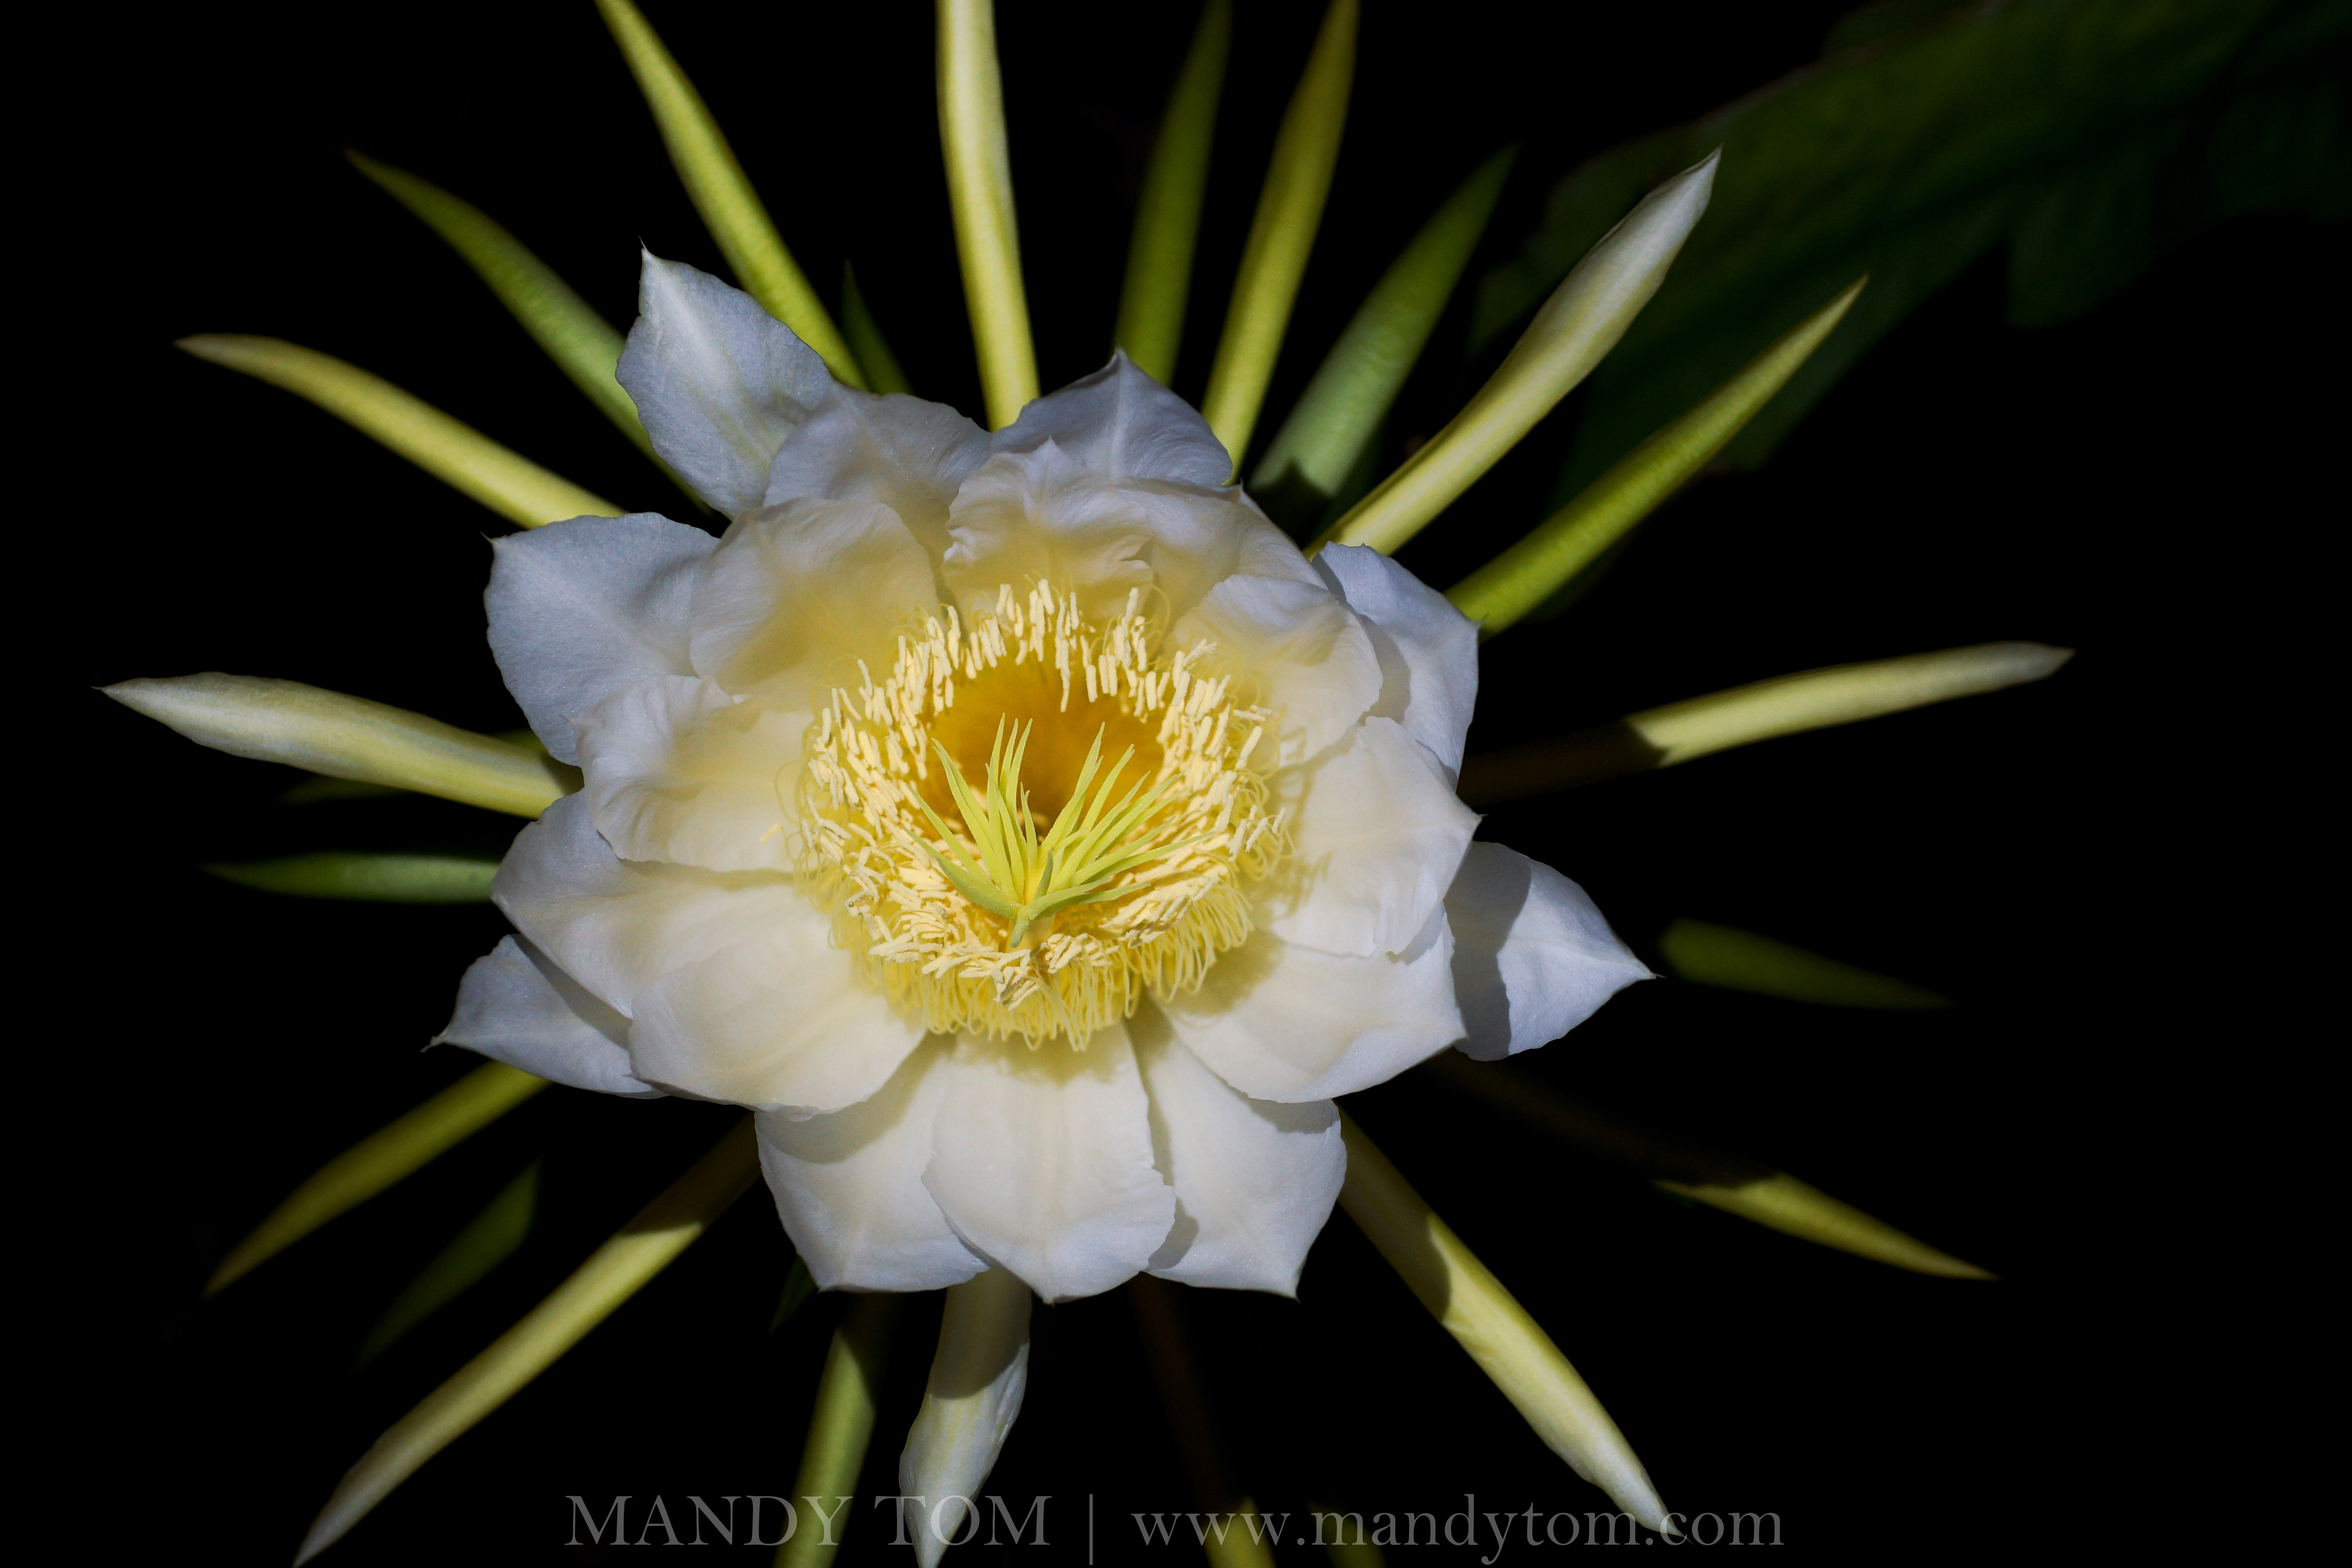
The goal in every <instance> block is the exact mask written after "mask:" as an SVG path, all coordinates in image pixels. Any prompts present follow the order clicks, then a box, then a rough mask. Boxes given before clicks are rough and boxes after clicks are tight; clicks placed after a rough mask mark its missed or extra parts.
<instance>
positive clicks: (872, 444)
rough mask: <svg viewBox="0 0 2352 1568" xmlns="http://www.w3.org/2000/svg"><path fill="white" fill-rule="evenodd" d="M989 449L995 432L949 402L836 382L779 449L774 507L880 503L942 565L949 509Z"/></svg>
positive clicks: (771, 493)
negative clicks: (789, 503)
mask: <svg viewBox="0 0 2352 1568" xmlns="http://www.w3.org/2000/svg"><path fill="white" fill-rule="evenodd" d="M989 450H990V447H989V439H988V432H987V431H985V430H982V428H981V427H980V426H977V425H975V424H973V423H972V422H971V420H969V419H967V418H965V417H964V416H962V415H961V414H959V413H957V412H956V411H955V410H954V409H952V408H950V407H949V406H948V405H946V404H944V403H926V402H924V401H923V400H922V399H921V398H919V397H907V396H902V395H887V396H884V395H877V394H875V393H871V392H860V391H859V390H857V388H856V387H854V386H843V385H840V384H837V383H836V384H835V386H834V388H833V392H832V394H831V395H829V396H828V397H826V399H825V401H824V406H823V407H821V408H819V409H818V410H817V411H816V413H815V414H814V416H811V417H810V418H809V420H808V421H807V422H806V423H805V424H803V425H802V426H800V427H799V428H798V429H796V430H794V431H793V433H792V435H791V437H789V438H787V439H786V440H785V442H784V444H783V446H782V447H780V448H779V449H778V450H777V452H776V460H775V462H774V464H773V465H772V467H771V468H769V470H768V489H767V504H768V505H770V506H780V505H782V503H784V502H785V501H789V500H869V501H879V502H880V503H881V504H882V505H884V506H887V507H888V508H889V509H890V510H892V511H894V512H896V513H898V521H901V522H903V523H905V524H906V525H907V531H908V532H909V533H911V534H913V535H914V536H915V540H916V542H918V543H919V544H920V545H921V546H922V547H923V550H924V552H926V553H927V554H929V556H930V557H931V558H932V559H934V560H936V559H938V558H939V557H940V556H941V555H944V554H945V553H947V548H948V542H949V541H948V506H949V504H950V502H952V501H953V500H955V495H956V490H957V489H959V488H960V487H961V485H962V484H963V481H964V478H965V476H966V475H968V474H970V473H971V470H972V469H974V468H978V467H979V466H980V465H981V463H982V461H983V460H984V459H985V458H987V457H988V454H989Z"/></svg>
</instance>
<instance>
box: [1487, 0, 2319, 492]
mask: <svg viewBox="0 0 2352 1568" xmlns="http://www.w3.org/2000/svg"><path fill="white" fill-rule="evenodd" d="M1850 21H1852V22H1853V23H1854V24H1855V26H1853V28H1851V29H1848V28H1847V27H1846V26H1845V25H1844V24H1842V25H1841V30H1839V31H1833V32H1832V35H1831V41H1832V45H1843V44H1844V43H1846V42H1848V41H1849V40H1850V39H1851V40H1854V41H1855V47H1846V48H1843V52H1840V53H1838V54H1836V55H1835V56H1833V57H1832V58H1829V59H1827V60H1824V61H1823V62H1822V64H1820V65H1818V66H1815V67H1811V68H1807V69H1805V70H1801V71H1799V72H1797V73H1795V74H1793V75H1791V76H1790V77H1788V78H1785V79H1782V80H1780V81H1779V82H1776V83H1774V84H1772V85H1771V86H1769V87H1767V88H1764V89H1761V90H1760V91H1758V92H1755V93H1752V94H1750V95H1749V96H1748V97H1746V98H1744V99H1741V100H1738V102H1736V103H1733V104H1730V105H1728V106H1727V107H1725V108H1724V109H1721V110H1717V111H1716V112H1715V113H1713V114H1711V115H1708V116H1706V118H1704V119H1701V120H1698V121H1694V122H1692V123H1690V124H1688V125H1684V126H1679V127H1676V128H1675V129H1673V130H1669V131H1664V132H1658V133H1657V134H1655V135H1652V136H1648V137H1644V138H1643V139H1642V140H1640V141H1637V142H1629V143H1627V144H1625V145H1624V146H1622V147H1619V148H1616V149H1613V150H1612V151H1610V152H1607V153H1601V155H1600V156H1598V157H1596V158H1593V159H1591V161H1589V162H1588V163H1585V164H1584V165H1583V166H1582V167H1580V168H1579V169H1577V170H1576V171H1575V172H1574V173H1573V174H1570V175H1569V176H1568V178H1567V179H1565V180H1563V181H1562V182H1561V183H1560V184H1559V185H1557V186H1556V187H1554V189H1553V191H1552V193H1551V196H1550V199H1549V205H1548V206H1547V208H1546V212H1545V216H1544V221H1543V223H1542V225H1541V226H1540V227H1539V228H1538V231H1537V232H1536V234H1535V235H1534V236H1533V237H1530V239H1529V240H1528V243H1527V245H1526V247H1524V248H1523V250H1522V251H1521V253H1520V254H1519V255H1518V256H1517V257H1516V258H1513V259H1512V260H1511V261H1509V262H1507V263H1506V264H1504V265H1503V266H1501V267H1498V268H1496V269H1495V270H1493V271H1492V272H1490V273H1488V274H1487V275H1486V278H1485V279H1482V280H1481V283H1480V285H1479V291H1478V297H1477V301H1476V308H1475V311H1474V315H1473V321H1472V332H1471V335H1472V345H1473V347H1474V349H1475V348H1478V347H1483V346H1484V345H1485V344H1486V343H1487V342H1492V341H1493V340H1495V339H1496V338H1497V337H1499V336H1500V335H1502V334H1503V333H1505V332H1507V331H1509V330H1510V329H1511V327H1512V326H1513V324H1514V323H1515V322H1517V321H1518V320H1519V319H1520V318H1521V317H1523V316H1525V315H1526V314H1527V312H1528V311H1529V310H1533V309H1534V308H1535V306H1536V305H1537V303H1538V302H1539V301H1540V300H1542V299H1543V298H1544V296H1545V294H1546V292H1547V291H1548V290H1549V289H1550V288H1551V287H1552V286H1553V285H1554V284H1555V283H1557V282H1558V281H1559V279H1560V278H1562V277H1564V276H1566V274H1567V272H1568V270H1569V268H1571V267H1572V266H1574V265H1575V263H1576V261H1577V259H1578V258H1580V257H1581V256H1582V255H1583V254H1584V253H1585V251H1586V250H1588V249H1590V248H1591V246H1592V244H1593V243H1594V242H1595V241H1596V240H1598V239H1599V238H1600V237H1601V235H1602V234H1604V233H1605V232H1607V230H1608V229H1609V227H1610V226H1612V224H1614V223H1615V222H1616V221H1617V219H1618V218H1619V217H1620V216H1622V215H1623V214H1624V213H1625V212H1626V211H1627V210H1628V209H1629V208H1630V207H1631V206H1632V205H1633V203H1634V201H1635V200H1636V199H1637V198H1638V197H1639V196H1640V195H1641V194H1642V193H1643V191H1645V190H1647V189H1648V188H1649V187H1650V186H1651V185H1653V184H1655V183H1656V182H1657V181H1658V180H1659V179H1661V178H1663V177H1664V175H1666V174H1670V173H1672V172H1673V171H1675V170H1676V169H1680V168H1684V167H1686V166H1688V165H1689V164H1690V163H1692V162H1694V161H1695V160H1696V159H1697V158H1699V157H1701V156H1703V155H1705V154H1706V152H1707V151H1709V150H1710V149H1712V148H1715V147H1717V146H1720V147H1721V148H1722V149H1723V163H1722V171H1721V174H1720V176H1719V178H1718V179H1717V184H1716V189H1715V198H1714V203H1713V205H1712V206H1711V207H1710V208H1709V210H1708V212H1707V216H1706V221H1705V222H1703V223H1701V224H1700V225H1699V226H1698V229H1697V231H1696V233H1694V234H1693V235H1692V237H1691V239H1690V243H1689V244H1688V246H1686V247H1685V249H1684V251H1683V254H1682V256H1681V258H1680V259H1679V260H1678V261H1677V262H1676V264H1675V270H1674V273H1673V275H1672V276H1671V277H1669V278H1668V279H1667V280H1666V283H1665V286H1664V288H1663V289H1660V290H1659V292H1658V295H1657V298H1656V299H1655V300H1653V301H1652V302H1651V304H1650V307H1649V309H1648V310H1645V311H1644V312H1643V316H1642V318H1641V320H1640V321H1636V322H1635V323H1634V324H1633V329H1632V330H1631V331H1628V332H1627V333H1626V335H1625V338H1624V341H1623V342H1621V343H1620V344H1619V345H1618V347H1617V350H1616V352H1615V353H1613V354H1612V355H1611V356H1610V358H1609V360H1608V362H1607V363H1604V364H1603V365H1602V366H1601V369H1600V370H1599V372H1598V373H1597V374H1595V375H1594V376H1593V378H1592V381H1591V405H1589V407H1588V409H1587V411H1586V413H1585V416H1584V419H1583V423H1582V425H1581V426H1580V428H1579V429H1578V432H1577V436H1576V441H1575V445H1574V447H1573V449H1572V450H1571V452H1570V457H1569V459H1568V462H1567V466H1566V468H1564V470H1563V472H1562V473H1561V476H1560V479H1559V487H1558V489H1557V491H1556V495H1557V497H1558V498H1559V499H1563V500H1564V499H1565V498H1567V497H1568V496H1570V495H1573V494H1575V493H1576V492H1577V491H1578V490H1579V489H1582V488H1583V487H1584V486H1585V485H1586V484H1588V483H1589V482H1591V479H1593V478H1594V477H1595V476H1596V475H1598V474H1599V473H1600V472H1601V470H1602V469H1604V468H1607V467H1608V466H1609V465H1610V464H1611V463H1612V462H1614V461H1615V460H1616V459H1617V458H1620V457H1622V456H1623V455H1624V454H1625V453H1626V452H1627V451H1629V450H1630V449H1632V448H1633V446H1634V445H1635V444H1637V443H1638V442H1640V441H1641V440H1643V438H1644V437H1647V436H1649V435H1650V433H1651V432H1653V431H1654V430H1656V429H1657V428H1658V427H1659V426H1662V425H1664V423H1665V422H1666V421H1667V420H1668V419H1670V418H1672V417H1673V416H1675V414H1676V413H1677V412H1679V411H1680V410H1682V409H1684V408H1686V407H1688V406H1690V405H1692V404H1694V403H1696V401H1697V400H1698V399H1699V398H1700V397H1702V396H1704V395H1706V391H1707V389H1708V388H1709V387H1711V386H1714V385H1716V384H1717V383H1719V382H1721V381H1723V380H1724V379H1725V378H1726V377H1727V376H1728V375H1729V374H1731V373H1732V372H1733V371H1734V370H1735V369H1736V368H1737V367H1738V365H1739V364H1741V363H1745V362H1746V361H1747V360H1748V359H1749V358H1750V357H1752V356H1753V355H1754V354H1755V353H1757V352H1758V351H1759V349H1761V348H1762V347H1763V346H1764V345H1765V344H1766V343H1767V342H1770V341H1771V340H1772V339H1773V338H1774V337H1775V336H1776V335H1777V334H1779V333H1780V332H1783V331H1787V330H1788V328H1789V326H1790V323H1791V322H1793V321H1797V320H1798V319H1799V318H1800V317H1801V316H1803V315H1804V314H1805V313H1806V312H1807V311H1809V310H1812V309H1814V308H1815V307H1816V306H1818V305H1819V303H1820V302H1821V301H1822V300H1823V299H1825V298H1827V297H1828V296H1829V295H1831V294H1832V293H1833V292H1835V291H1836V289H1839V288H1840V287H1842V286H1843V284H1844V283H1846V282H1847V281H1848V280H1850V279H1853V277H1855V276H1856V275H1857V274H1860V273H1864V272H1867V273H1869V274H1870V275H1871V288H1870V291H1869V293H1868V294H1867V295H1865V296H1864V299H1863V300H1862V301H1861V302H1860V303H1859V304H1858V305H1857V306H1856V307H1855V309H1854V310H1853V313H1852V314H1851V315H1850V316H1848V317H1847V319H1846V321H1845V322H1844V324H1843V326H1842V327H1841V328H1840V329H1839V330H1838V331H1837V332H1836V333H1835V334H1834V335H1832V338H1831V339H1830V341H1829V342H1827V343H1826V344H1824V345H1823V347H1822V351H1821V352H1820V353H1817V354H1815V355H1814V356H1813V358H1812V360H1811V363H1808V364H1807V365H1806V366H1805V368H1804V369H1803V370H1802V371H1801V372H1800V373H1799V374H1798V375H1797V376H1796V378H1795V379H1794V380H1792V381H1791V382H1790V384H1789V386H1788V387H1787V388H1786V389H1785V390H1784V391H1782V392H1781V394H1780V396H1779V397H1777V398H1776V399H1775V400H1774V401H1773V403H1772V404H1771V405H1769V407H1768V408H1767V409H1766V410H1765V411H1764V412H1763V413H1762V414H1761V415H1759V416H1758V417H1757V418H1756V419H1755V420H1754V422H1752V423H1751V424H1750V425H1749V426H1748V428H1747V429H1746V430H1745V431H1744V432H1742V433H1741V435H1740V437H1739V438H1738V440H1736V441H1734V442H1733V443H1732V444H1731V446H1730V447H1728V448H1727V449H1726V451H1725V453H1724V457H1723V460H1724V461H1725V462H1727V463H1728V464H1730V465H1732V466H1734V467H1742V468H1752V467H1754V466H1755V465H1757V464H1758V463H1760V462H1762V461H1763V460H1764V459H1765V458H1767V457H1769V455H1770V453H1771V452H1772V450H1773V448H1774V447H1777V446H1778V445H1779V443H1780V441H1781V439H1782V438H1784V437H1786V436H1787V435H1788V433H1789V432H1790V429H1791V428H1793V427H1794V426H1795V425H1796V424H1797V422H1798V421H1799V420H1800V419H1801V418H1802V417H1803V416H1804V415H1805V414H1806V413H1807V412H1808V411H1809V410H1810V409H1811V406H1812V405H1813V404H1815V403H1816V402H1818V401H1819V400H1820V398H1821V397H1822V395H1823V394H1824V393H1826V392H1827V391H1828V390H1829V388H1830V387H1831V386H1832V384H1835V382H1836V381H1837V379H1838V377H1839V376H1840V375H1842V374H1844V372H1845V371H1846V370H1847V369H1848V368H1850V367H1851V366H1852V365H1853V363H1854V362H1855V361H1856V360H1857V359H1859V358H1860V357H1861V355H1862V354H1863V353H1864V351H1865V350H1866V349H1867V348H1868V347H1869V346H1870V345H1871V344H1872V343H1873V342H1875V341H1877V339H1879V338H1880V337H1882V336H1884V335H1885V333H1886V332H1887V331H1889V330H1890V329H1891V328H1893V327H1894V326H1895V323H1896V322H1898V321H1901V320H1902V319H1903V318H1904V317H1906V315H1908V314H1909V313H1910V312H1911V311H1912V310H1914V309H1915V308H1916V307H1917V306H1918V305H1919V304H1920V303H1921V302H1922V301H1923V300H1926V299H1927V297H1928V296H1929V295H1931V294H1933V293H1934V292H1935V291H1936V290H1937V289H1940V288H1941V287H1943V285H1944V284H1946V283H1948V282H1949V281H1950V280H1951V279H1953V278H1954V277H1956V276H1957V275H1958V273H1959V272H1961V271H1962V270H1963V269H1964V268H1967V266H1968V265H1969V263H1970V262H1971V261H1973V260H1975V259H1976V258H1979V257H1980V256H1982V255H1984V254H1986V253H1987V252H1988V251H1989V250H1990V249H1991V248H1992V247H1995V246H1997V245H2006V246H2007V247H2009V251H2010V262H2011V265H2010V309H2011V318H2012V319H2013V320H2015V321H2019V322H2020V323H2021V324H2034V325H2041V324H2047V323H2051V322H2055V321H2063V320H2065V319H2067V318H2069V317H2071V316H2073V315H2075V314H2078V313H2080V312H2081V311H2083V310H2088V309H2089V308H2090V307H2091V306H2093V305H2095V304H2096V303H2098V302H2099V301H2100V300H2104V299H2105V298H2106V297H2107V296H2108V295H2110V294H2112V293H2113V292H2114V291H2115V290H2116V289H2120V288H2122V287H2123V286H2124V285H2125V284H2126V283H2128V282H2130V281H2131V280H2132V279H2134V278H2136V277H2137V276H2138V275H2139V273H2140V272H2141V271H2142V270H2143V269H2145V268H2147V265H2148V264H2149V263H2150V262H2151V261H2152V260H2154V259H2155V258H2156V257H2157V256H2158V255H2159V254H2160V253H2161V252H2162V251H2163V250H2165V249H2166V248H2167V247H2169V246H2171V245H2173V244H2175V243H2177V242H2178V241H2179V240H2180V239H2182V238H2184V237H2187V236H2188V235H2189V234H2191V233H2193V232H2195V231H2197V230H2199V229H2200V228H2203V227H2205V226H2208V225H2210V224H2211V223H2213V222H2216V221H2218V220H2220V219H2222V218H2226V217H2230V216H2235V215H2238V214H2242V213H2250V212H2259V211H2270V212H2302V213H2306V214H2310V215H2312V216H2319V217H2323V218H2326V217H2336V216H2342V215H2343V214H2345V213H2346V212H2347V211H2352V153H2347V130H2346V124H2345V117H2344V112H2343V99H2344V79H2345V73H2344V65H2345V58H2346V41H2347V36H2352V0H2042V3H2039V4H2002V3H1998V0H1982V3H1979V4H1972V5H1959V6H1954V7H1948V8H1932V7H1926V6H1914V5H1881V6H1873V7H1867V8H1865V12H1864V13H1858V14H1857V15H1856V16H1855V17H1853V18H1851V19H1850ZM1882 28H1884V29H1886V30H1882ZM1555 504H1557V503H1555Z"/></svg>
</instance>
